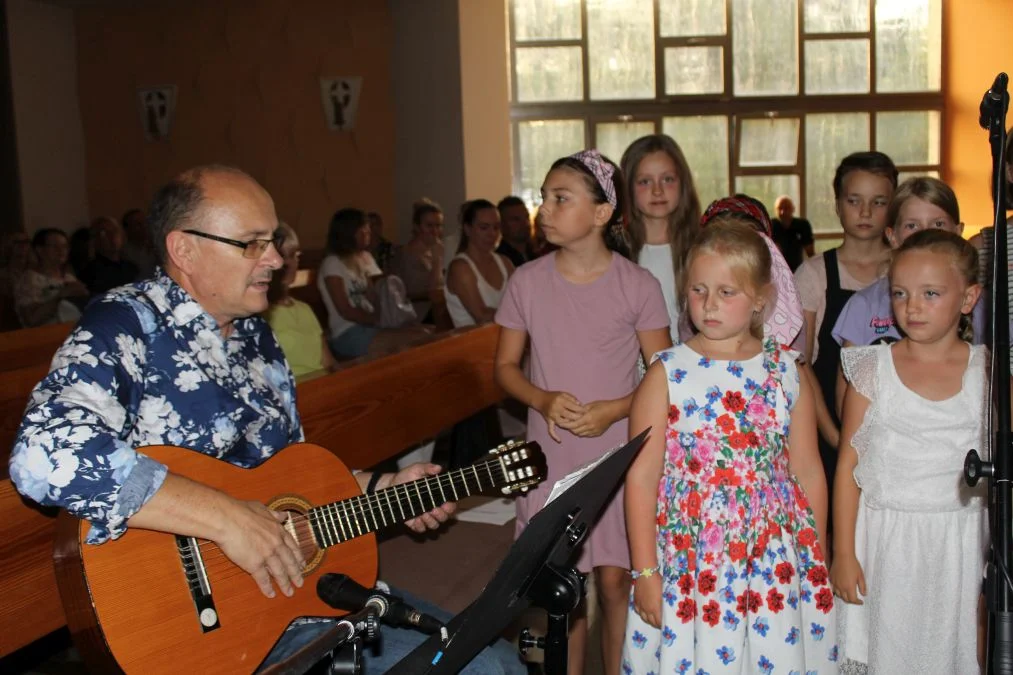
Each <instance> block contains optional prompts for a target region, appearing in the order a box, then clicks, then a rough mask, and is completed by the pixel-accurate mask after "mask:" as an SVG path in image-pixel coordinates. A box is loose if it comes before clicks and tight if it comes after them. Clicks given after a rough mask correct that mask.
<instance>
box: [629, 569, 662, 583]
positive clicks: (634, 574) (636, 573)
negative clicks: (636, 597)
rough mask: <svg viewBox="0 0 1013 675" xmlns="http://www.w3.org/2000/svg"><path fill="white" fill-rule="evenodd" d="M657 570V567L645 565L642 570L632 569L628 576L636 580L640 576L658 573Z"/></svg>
mask: <svg viewBox="0 0 1013 675" xmlns="http://www.w3.org/2000/svg"><path fill="white" fill-rule="evenodd" d="M658 571H659V568H658V567H645V568H644V569H642V570H633V571H632V572H630V576H631V577H632V578H633V580H634V581H636V580H637V579H639V578H640V577H650V576H654V575H655V574H657V573H658Z"/></svg>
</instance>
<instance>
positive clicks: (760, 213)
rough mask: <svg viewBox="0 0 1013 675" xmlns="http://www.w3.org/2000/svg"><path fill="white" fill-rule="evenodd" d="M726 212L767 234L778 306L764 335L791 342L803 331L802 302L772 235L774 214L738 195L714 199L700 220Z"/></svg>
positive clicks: (704, 223) (702, 222) (702, 223)
mask: <svg viewBox="0 0 1013 675" xmlns="http://www.w3.org/2000/svg"><path fill="white" fill-rule="evenodd" d="M723 214H728V215H732V216H735V217H738V218H740V219H744V220H745V221H746V222H749V223H750V224H751V225H752V226H753V228H754V229H756V230H757V231H758V232H759V233H760V234H761V235H763V243H764V244H766V245H767V249H768V250H769V251H770V261H771V269H770V274H771V281H772V283H773V284H774V290H775V293H776V295H775V298H774V306H773V307H772V308H771V309H770V311H769V312H768V313H767V316H766V318H765V320H764V323H763V334H764V336H766V337H771V338H774V339H775V340H777V342H778V343H779V344H782V345H791V344H792V343H794V342H795V339H796V338H797V337H798V335H799V333H801V331H802V325H803V318H802V302H801V300H800V299H799V295H798V289H797V288H796V287H795V277H794V276H793V275H792V272H791V268H790V267H788V263H787V262H785V259H784V256H783V255H781V251H780V250H779V249H778V248H777V245H776V244H775V243H774V240H773V238H772V229H771V225H770V216H769V215H768V214H767V210H766V209H765V208H764V207H763V204H761V203H760V202H758V201H757V200H755V199H753V198H752V197H750V196H748V195H742V194H739V195H734V196H732V197H725V198H723V199H718V200H717V201H715V202H712V203H711V205H710V206H708V207H707V210H706V211H704V214H703V217H702V218H701V219H700V226H701V227H706V226H707V223H709V222H710V221H712V220H714V218H715V217H717V216H719V215H723Z"/></svg>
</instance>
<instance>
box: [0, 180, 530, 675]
mask: <svg viewBox="0 0 1013 675" xmlns="http://www.w3.org/2000/svg"><path fill="white" fill-rule="evenodd" d="M149 222H150V227H151V228H152V240H153V241H154V242H155V246H156V251H157V255H158V259H159V264H160V265H161V270H160V271H159V272H157V273H156V276H155V277H154V278H152V279H149V280H147V281H143V282H139V283H136V284H133V285H131V286H127V287H123V288H120V289H117V290H116V291H113V292H111V293H109V294H107V295H105V296H103V297H101V298H99V299H96V300H95V301H94V302H92V303H91V304H90V305H89V306H88V309H87V310H86V312H85V314H84V316H83V317H82V320H81V323H80V324H79V326H78V327H77V328H76V329H75V330H74V331H73V332H72V333H71V335H70V337H69V338H68V339H67V341H66V342H65V343H64V346H63V347H61V349H60V350H59V352H58V353H57V356H56V357H55V359H54V367H53V369H52V370H51V371H50V373H49V374H48V375H47V376H46V377H45V379H43V380H42V382H40V383H39V385H38V386H37V387H36V388H35V390H34V391H33V392H32V396H31V400H30V402H29V406H28V410H27V412H26V414H25V417H24V419H23V420H22V423H21V428H20V429H19V431H18V435H17V439H16V442H15V445H14V450H13V453H12V455H11V460H10V475H11V480H12V482H13V483H14V485H15V486H16V487H17V489H18V490H19V491H20V492H21V493H22V494H23V495H25V496H26V497H27V498H29V499H32V500H34V501H36V502H38V503H39V504H42V505H45V506H50V507H60V508H63V509H66V510H68V511H69V512H71V513H73V514H74V515H75V516H77V517H79V518H82V519H84V520H87V521H89V522H90V524H91V529H90V531H89V533H88V535H87V543H88V545H102V544H104V543H105V542H107V541H109V540H110V539H115V538H117V537H119V536H121V535H123V534H124V533H125V532H126V531H127V529H128V528H140V529H147V530H156V531H159V532H167V533H174V534H178V535H185V536H192V537H198V538H200V539H206V540H210V541H213V542H214V543H215V544H217V546H218V547H219V549H220V550H221V553H223V554H224V555H225V556H226V557H228V558H229V559H230V560H231V561H232V562H233V563H235V564H236V565H237V566H238V567H240V568H241V569H242V570H243V571H244V572H246V573H247V574H249V575H250V576H251V577H252V582H254V583H256V585H257V586H258V587H259V589H260V592H261V593H263V594H264V595H265V596H266V597H269V598H271V597H275V595H276V593H277V592H279V591H280V592H281V593H283V594H285V595H287V596H291V595H293V594H294V593H313V592H314V590H313V589H312V588H308V587H302V586H303V575H302V572H303V569H304V566H305V564H306V561H305V560H303V556H302V553H301V551H300V549H299V546H298V544H297V543H296V541H295V540H294V539H293V538H292V537H291V536H290V534H289V533H288V531H287V530H286V528H285V527H284V523H283V522H282V521H283V518H282V517H281V516H280V514H278V513H276V512H273V511H271V510H269V509H268V508H267V507H266V506H265V505H263V504H261V503H259V502H256V501H247V500H245V499H239V498H236V497H234V496H232V495H230V494H228V493H227V492H225V491H220V490H218V489H215V488H212V487H209V486H208V485H205V484H203V483H201V482H199V481H198V480H194V479H190V478H184V477H183V476H181V475H179V474H177V473H175V472H173V471H172V470H171V468H170V467H168V466H166V465H164V464H162V463H160V462H157V461H155V460H154V459H153V458H152V457H150V456H149V455H146V454H144V453H143V452H142V451H139V450H138V448H143V447H144V446H149V445H186V446H187V447H189V448H192V449H193V452H201V453H204V454H207V455H210V456H214V457H217V458H219V459H221V460H222V461H225V462H228V463H229V464H233V465H235V466H239V467H244V468H252V467H255V466H258V465H260V464H261V463H263V462H264V461H266V460H267V459H268V458H270V457H271V456H273V455H274V454H276V453H277V452H278V451H279V450H280V449H282V448H285V447H286V446H288V445H289V444H292V443H297V442H301V441H303V440H304V433H303V428H302V423H301V421H300V418H299V412H298V409H297V408H296V400H295V391H296V387H295V382H294V381H293V378H292V373H291V371H289V369H288V367H287V366H286V365H285V357H284V355H283V353H282V351H281V348H280V347H279V345H278V342H277V341H276V340H275V338H274V334H273V333H272V332H271V330H270V328H269V327H268V325H267V322H266V321H265V320H264V319H263V318H262V317H260V316H258V313H260V312H263V311H264V310H265V309H266V308H267V288H268V281H269V279H270V278H271V275H272V273H273V272H274V271H276V270H278V269H279V268H281V266H282V259H281V256H280V255H278V251H277V250H276V249H275V247H274V245H273V242H274V236H275V229H276V228H277V226H278V217H277V215H276V214H275V210H274V203H273V201H272V200H271V197H270V195H268V194H267V192H266V191H264V189H263V188H262V187H261V186H260V185H258V184H257V182H256V181H254V180H253V179H252V178H251V177H249V176H248V175H246V174H244V173H242V172H240V171H238V170H237V169H232V168H229V167H203V168H198V169H193V170H190V171H187V172H186V173H184V174H182V175H180V176H179V177H177V178H175V179H173V180H172V181H171V182H170V183H169V184H167V185H166V186H164V187H163V188H161V189H160V190H159V191H158V193H157V194H156V195H155V199H154V202H153V204H152V205H151V209H150V221H149ZM138 350H140V352H138ZM138 353H141V354H143V355H144V358H138V356H137V355H138ZM96 356H101V358H96ZM439 471H440V468H439V467H438V466H436V465H433V464H416V465H414V466H412V467H409V468H407V469H405V470H403V471H400V472H398V473H396V474H390V473H388V474H372V475H371V474H369V473H359V474H357V476H356V479H357V481H358V483H359V485H360V487H361V488H362V489H363V490H365V491H369V490H372V489H373V488H374V487H376V488H386V487H388V486H390V485H393V484H397V483H403V482H407V481H410V480H415V479H419V478H421V477H424V476H427V475H435V474H437V473H439ZM371 479H372V480H371ZM198 505H199V506H200V508H198V507H197V506H198ZM452 510H453V509H452V507H448V506H447V505H445V506H443V507H440V508H437V509H434V510H432V511H429V512H428V513H426V514H423V515H422V516H420V517H419V518H416V519H414V520H412V521H409V523H408V526H409V527H410V528H411V529H413V530H415V531H416V532H424V531H425V530H426V529H427V528H431V529H434V528H436V527H438V526H439V523H440V522H441V521H445V520H446V519H447V517H448V516H449V514H450V513H451V511H452ZM331 555H334V554H333V553H332V554H331ZM399 595H400V593H399ZM408 602H409V603H411V604H413V605H414V606H415V607H418V608H419V609H420V610H421V611H423V612H428V613H430V614H433V615H434V616H436V617H437V619H439V620H441V621H445V620H447V619H448V615H447V613H446V612H442V611H440V610H439V609H438V608H433V607H431V606H430V605H429V603H425V602H424V601H422V602H421V604H418V603H417V602H416V601H415V599H414V598H413V599H411V600H408ZM434 612H435V613H434ZM332 626H333V623H332V622H327V621H322V622H313V623H309V624H307V623H305V622H299V621H297V622H294V623H293V624H292V625H291V626H289V628H288V629H287V630H286V631H285V632H284V633H283V635H282V636H281V639H280V640H279V641H278V643H277V644H276V645H275V646H274V649H273V650H272V652H271V653H270V654H269V655H268V656H267V658H266V660H265V662H264V664H263V665H265V666H267V665H282V664H283V663H284V662H285V661H286V660H287V659H288V658H289V657H291V656H292V655H293V654H294V653H295V652H296V651H297V650H299V649H300V648H302V647H304V646H306V645H307V644H309V643H310V642H311V641H312V640H313V639H314V638H317V637H320V636H321V635H322V634H323V633H325V632H326V631H328V630H329V629H330V628H331V627H332ZM380 635H381V643H380V648H379V652H378V653H374V652H373V651H372V650H366V652H367V653H366V654H365V655H364V666H365V670H366V671H367V672H370V673H383V672H387V670H388V669H390V668H391V667H392V666H393V664H395V663H396V662H397V661H398V660H400V659H401V658H402V657H404V656H405V655H406V654H407V653H408V652H409V651H411V650H412V649H413V648H414V647H415V646H417V645H419V644H421V642H422V641H424V640H425V639H426V636H424V635H422V634H420V633H416V632H413V631H407V630H396V629H389V628H387V627H382V628H381V629H380ZM255 665H256V664H252V663H251V664H250V668H251V670H252V669H253V667H254V666H255ZM206 670H207V671H208V672H214V671H215V670H216V669H215V665H214V663H209V664H208V667H207V669H206ZM465 672H467V673H523V672H524V670H523V669H522V668H521V666H520V663H519V660H518V659H517V657H516V653H511V650H510V649H509V647H507V646H506V645H504V644H503V643H500V644H499V645H498V646H497V647H496V648H494V649H493V650H486V651H485V652H483V654H481V655H480V656H479V658H477V659H476V660H475V661H473V662H472V664H471V665H470V666H469V668H468V669H467V670H466V671H465Z"/></svg>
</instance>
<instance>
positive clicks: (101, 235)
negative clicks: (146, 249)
mask: <svg viewBox="0 0 1013 675" xmlns="http://www.w3.org/2000/svg"><path fill="white" fill-rule="evenodd" d="M91 241H92V246H93V247H94V250H95V257H93V258H92V259H91V262H90V263H88V264H87V265H86V266H85V268H84V269H83V270H82V271H81V281H82V282H84V285H85V286H87V287H88V290H89V291H90V292H91V294H92V295H98V294H100V293H105V292H106V291H109V290H112V289H114V288H116V287H117V286H123V285H125V284H129V283H131V282H133V281H135V280H136V279H137V273H138V269H137V265H135V264H134V263H132V262H130V261H129V260H124V259H123V255H122V254H123V228H122V227H120V224H119V223H117V222H116V221H115V220H113V219H112V218H109V217H106V216H102V217H100V218H96V219H95V220H94V221H92V224H91Z"/></svg>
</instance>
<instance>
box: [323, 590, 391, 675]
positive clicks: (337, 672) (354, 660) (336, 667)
mask: <svg viewBox="0 0 1013 675" xmlns="http://www.w3.org/2000/svg"><path fill="white" fill-rule="evenodd" d="M336 627H337V628H338V629H343V630H344V631H345V635H344V636H343V638H342V639H340V640H339V641H338V642H337V643H336V644H335V647H334V649H332V650H331V652H330V653H329V655H328V657H327V659H325V660H328V661H329V663H328V665H327V671H326V672H327V675H361V673H362V645H363V643H366V642H373V641H374V640H376V638H377V637H378V636H379V635H380V620H379V618H378V617H377V613H376V609H375V608H374V607H372V606H370V607H366V608H364V609H362V610H361V611H359V612H356V613H354V614H347V615H345V616H343V617H341V618H339V619H338V620H337V626H336Z"/></svg>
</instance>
